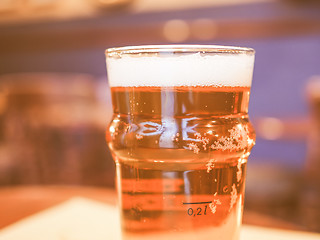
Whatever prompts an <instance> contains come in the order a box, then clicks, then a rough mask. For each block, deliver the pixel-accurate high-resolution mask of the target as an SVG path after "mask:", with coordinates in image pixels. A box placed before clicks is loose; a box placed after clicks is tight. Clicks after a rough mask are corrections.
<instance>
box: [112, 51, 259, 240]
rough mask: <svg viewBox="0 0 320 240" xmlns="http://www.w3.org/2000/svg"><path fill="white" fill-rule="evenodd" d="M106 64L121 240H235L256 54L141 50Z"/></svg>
mask: <svg viewBox="0 0 320 240" xmlns="http://www.w3.org/2000/svg"><path fill="white" fill-rule="evenodd" d="M106 58H107V72H108V79H109V85H110V88H111V92H112V103H113V112H114V115H113V119H112V122H111V124H110V126H109V129H108V131H107V141H108V143H109V147H110V149H111V152H112V154H113V157H114V160H115V163H116V169H117V170H116V171H117V172H116V174H117V191H118V195H119V207H120V211H121V222H122V238H123V239H124V240H132V239H148V240H150V239H159V240H171V239H172V240H173V239H174V240H177V239H178V240H179V239H181V240H189V239H200V240H206V239H217V240H236V239H239V229H240V225H241V219H242V210H243V200H244V199H243V198H244V186H245V173H246V164H247V158H248V156H249V154H250V150H251V148H252V146H253V145H254V143H255V133H254V130H253V127H252V125H251V124H250V122H249V119H248V102H249V95H250V86H251V80H252V72H253V62H254V50H253V49H250V48H240V47H225V46H202V45H182V46H181V45H165V46H139V47H123V48H112V49H108V50H107V51H106Z"/></svg>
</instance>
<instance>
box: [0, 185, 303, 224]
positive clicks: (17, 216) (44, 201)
mask: <svg viewBox="0 0 320 240" xmlns="http://www.w3.org/2000/svg"><path fill="white" fill-rule="evenodd" d="M73 197H85V198H89V199H92V200H96V201H99V202H103V203H108V204H114V205H115V204H116V193H115V190H114V189H108V188H97V187H83V186H18V187H1V188H0V229H1V228H4V227H6V226H8V225H10V224H12V223H14V222H17V221H19V220H21V219H23V218H25V217H28V216H31V215H32V214H35V213H37V212H40V211H42V210H45V209H47V208H49V207H52V206H55V205H57V204H59V203H62V202H64V201H66V200H68V199H70V198H73ZM243 222H244V223H246V224H251V225H256V226H264V227H272V228H281V229H288V230H303V229H302V228H300V227H299V226H296V225H294V224H291V223H289V222H285V221H282V220H280V219H275V218H272V217H269V216H265V215H261V214H259V213H255V212H250V211H245V212H244V218H243Z"/></svg>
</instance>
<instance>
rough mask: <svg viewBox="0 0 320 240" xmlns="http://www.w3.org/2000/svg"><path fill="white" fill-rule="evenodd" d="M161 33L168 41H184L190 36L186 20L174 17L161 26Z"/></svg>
mask: <svg viewBox="0 0 320 240" xmlns="http://www.w3.org/2000/svg"><path fill="white" fill-rule="evenodd" d="M163 35H164V36H165V38H166V39H167V40H168V41H169V42H176V43H180V42H184V41H186V40H187V39H188V37H189V36H190V27H189V24H188V23H187V22H186V21H183V20H179V19H174V20H169V21H167V22H166V23H165V24H164V26H163Z"/></svg>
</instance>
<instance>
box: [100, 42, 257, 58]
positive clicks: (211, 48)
mask: <svg viewBox="0 0 320 240" xmlns="http://www.w3.org/2000/svg"><path fill="white" fill-rule="evenodd" d="M199 52H200V53H209V54H210V53H213V54H223V53H226V54H248V55H251V54H254V53H255V50H254V49H253V48H248V47H235V46H224V45H199V44H198V45H196V44H185V45H184V44H180V45H175V44H172V45H140V46H125V47H114V48H108V49H106V51H105V54H106V56H107V57H113V56H115V55H116V56H119V55H122V54H127V55H131V54H132V55H136V54H140V53H144V54H148V53H149V54H155V53H199Z"/></svg>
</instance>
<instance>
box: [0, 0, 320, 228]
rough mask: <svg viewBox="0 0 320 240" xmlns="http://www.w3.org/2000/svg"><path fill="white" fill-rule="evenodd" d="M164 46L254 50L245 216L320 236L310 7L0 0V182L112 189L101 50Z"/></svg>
mask: <svg viewBox="0 0 320 240" xmlns="http://www.w3.org/2000/svg"><path fill="white" fill-rule="evenodd" d="M171 43H174V44H192V43H195V44H220V45H238V46H247V47H252V48H254V49H255V50H256V64H255V71H254V80H253V85H252V90H251V99H250V107H249V112H250V117H251V121H252V122H253V124H254V125H255V129H256V131H257V142H256V146H255V148H254V149H253V152H252V155H251V156H250V158H249V161H248V177H247V187H246V189H247V194H246V208H247V209H246V210H247V211H245V215H244V219H245V220H246V219H247V221H249V222H250V219H251V218H250V216H251V215H250V214H249V213H250V212H258V213H262V214H265V215H267V216H273V217H277V218H279V219H283V220H286V221H288V222H289V223H290V224H291V225H290V227H297V228H298V229H301V230H313V231H320V226H319V222H320V206H319V202H320V198H319V195H320V194H319V192H320V191H319V186H320V179H319V174H318V171H320V169H319V162H320V157H319V141H320V140H319V139H320V132H319V126H318V122H319V119H318V118H319V111H318V110H319V109H318V101H319V95H320V94H319V87H318V84H317V83H315V82H318V81H319V80H318V79H319V78H318V77H314V78H313V79H312V80H310V79H311V77H312V76H317V75H320V63H319V62H320V61H319V56H320V3H319V1H313V0H198V1H192V0H176V1H171V0H153V1H150V0H2V1H0V52H1V55H0V75H1V76H0V86H1V88H0V89H1V91H0V185H3V186H5V185H7V186H8V185H9V186H11V185H17V184H78V185H92V186H113V179H114V166H113V160H112V158H111V156H110V154H109V151H108V148H107V145H106V143H105V139H104V132H105V129H106V126H107V125H108V121H109V119H110V114H111V112H112V110H111V103H110V98H109V97H108V96H107V94H108V90H107V87H108V86H107V79H106V73H105V59H104V50H105V49H106V48H109V47H116V46H124V45H141V44H171ZM40 73H41V74H40ZM315 79H316V80H315ZM310 89H311V90H310ZM252 219H255V218H252ZM252 222H253V223H254V221H252Z"/></svg>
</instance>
